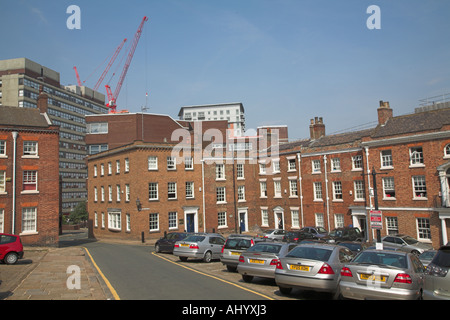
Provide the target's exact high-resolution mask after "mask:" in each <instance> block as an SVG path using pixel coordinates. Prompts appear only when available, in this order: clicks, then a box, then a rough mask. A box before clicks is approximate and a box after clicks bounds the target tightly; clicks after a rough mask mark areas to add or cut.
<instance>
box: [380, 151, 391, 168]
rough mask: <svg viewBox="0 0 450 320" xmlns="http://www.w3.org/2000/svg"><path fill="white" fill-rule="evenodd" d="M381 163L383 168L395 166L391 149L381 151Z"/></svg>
mask: <svg viewBox="0 0 450 320" xmlns="http://www.w3.org/2000/svg"><path fill="white" fill-rule="evenodd" d="M380 163H381V169H392V168H393V167H394V161H393V159H392V150H391V149H387V150H381V151H380Z"/></svg>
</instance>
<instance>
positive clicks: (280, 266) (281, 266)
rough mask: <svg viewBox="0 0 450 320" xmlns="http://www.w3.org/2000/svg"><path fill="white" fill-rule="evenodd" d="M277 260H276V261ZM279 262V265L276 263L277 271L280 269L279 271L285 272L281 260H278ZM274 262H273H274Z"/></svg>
mask: <svg viewBox="0 0 450 320" xmlns="http://www.w3.org/2000/svg"><path fill="white" fill-rule="evenodd" d="M274 260H275V259H274ZM277 260H278V261H277V263H276V265H277V269H279V270H283V265H282V264H281V261H280V260H279V259H277ZM272 261H273V260H272Z"/></svg>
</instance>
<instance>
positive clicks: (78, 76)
mask: <svg viewBox="0 0 450 320" xmlns="http://www.w3.org/2000/svg"><path fill="white" fill-rule="evenodd" d="M73 70H75V74H76V76H77V82H78V86H80V87H81V80H80V75H79V74H78V70H77V67H73Z"/></svg>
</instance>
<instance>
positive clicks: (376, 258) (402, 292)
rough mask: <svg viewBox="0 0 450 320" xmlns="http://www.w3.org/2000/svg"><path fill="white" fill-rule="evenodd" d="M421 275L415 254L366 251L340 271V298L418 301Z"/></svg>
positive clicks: (420, 292)
mask: <svg viewBox="0 0 450 320" xmlns="http://www.w3.org/2000/svg"><path fill="white" fill-rule="evenodd" d="M424 271H425V267H424V266H423V265H422V263H421V262H420V260H419V258H418V257H417V256H416V255H414V254H411V253H407V252H404V251H391V250H365V251H363V252H361V253H360V254H358V255H357V256H356V257H355V259H354V260H353V261H351V262H350V263H348V264H346V265H345V266H344V267H343V268H342V270H341V282H340V290H341V295H342V296H343V297H344V298H351V299H379V300H385V299H394V300H413V299H420V298H421V297H422V289H423V277H424Z"/></svg>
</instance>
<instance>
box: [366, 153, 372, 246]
mask: <svg viewBox="0 0 450 320" xmlns="http://www.w3.org/2000/svg"><path fill="white" fill-rule="evenodd" d="M364 150H365V152H366V165H367V186H368V187H369V207H370V210H372V209H373V207H372V195H371V186H370V166H369V147H365V148H364ZM369 227H370V224H369V215H368V214H367V213H366V240H369ZM372 239H374V234H373V229H372Z"/></svg>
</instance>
